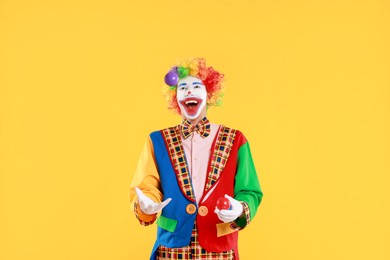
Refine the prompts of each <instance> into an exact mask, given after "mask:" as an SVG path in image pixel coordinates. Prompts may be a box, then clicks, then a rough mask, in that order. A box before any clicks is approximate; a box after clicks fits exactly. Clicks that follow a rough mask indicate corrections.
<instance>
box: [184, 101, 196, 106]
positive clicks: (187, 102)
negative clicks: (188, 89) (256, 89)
mask: <svg viewBox="0 0 390 260" xmlns="http://www.w3.org/2000/svg"><path fill="white" fill-rule="evenodd" d="M188 104H195V105H196V104H198V101H196V100H188V101H186V105H188Z"/></svg>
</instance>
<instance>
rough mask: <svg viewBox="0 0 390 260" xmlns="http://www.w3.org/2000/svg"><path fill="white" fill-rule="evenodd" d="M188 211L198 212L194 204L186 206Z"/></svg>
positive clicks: (189, 212)
mask: <svg viewBox="0 0 390 260" xmlns="http://www.w3.org/2000/svg"><path fill="white" fill-rule="evenodd" d="M186 211H187V213H188V214H191V215H192V214H194V213H195V212H196V206H195V205H194V204H188V205H187V207H186Z"/></svg>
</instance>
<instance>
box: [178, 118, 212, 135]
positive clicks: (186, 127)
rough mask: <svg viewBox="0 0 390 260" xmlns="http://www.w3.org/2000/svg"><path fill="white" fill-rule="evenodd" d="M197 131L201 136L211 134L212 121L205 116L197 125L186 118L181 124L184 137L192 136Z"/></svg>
mask: <svg viewBox="0 0 390 260" xmlns="http://www.w3.org/2000/svg"><path fill="white" fill-rule="evenodd" d="M194 131H196V132H197V133H198V134H199V135H200V136H202V137H207V136H209V135H210V122H209V120H208V119H207V118H206V117H203V119H202V120H200V121H199V122H198V123H197V124H196V125H193V124H191V122H190V121H188V120H187V119H185V120H184V121H183V122H182V124H181V134H182V136H183V137H184V139H187V138H188V137H189V136H191V135H192V134H193V133H194Z"/></svg>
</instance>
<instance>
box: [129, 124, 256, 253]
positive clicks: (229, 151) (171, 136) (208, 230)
mask: <svg viewBox="0 0 390 260" xmlns="http://www.w3.org/2000/svg"><path fill="white" fill-rule="evenodd" d="M146 149H147V150H146V151H144V153H143V155H142V156H141V160H140V163H139V165H138V172H137V173H136V176H135V179H134V181H133V183H132V188H133V187H135V186H138V187H140V188H141V189H142V190H143V191H144V193H145V194H146V195H148V196H149V197H150V198H152V199H153V200H155V201H156V202H160V201H162V200H164V199H166V198H172V201H171V202H170V203H169V204H168V205H167V206H166V207H165V208H164V209H163V210H162V213H161V215H160V216H159V218H158V219H157V225H158V232H157V239H156V242H155V245H154V248H153V251H152V256H151V259H155V256H154V254H155V252H156V250H157V248H158V247H159V246H160V245H163V246H166V247H170V248H177V247H183V246H187V245H188V244H189V243H190V238H191V232H192V228H193V225H194V222H195V220H196V223H197V227H198V233H199V243H200V245H201V246H202V248H204V249H206V250H208V251H212V252H223V251H228V250H231V249H234V252H235V254H236V257H235V258H236V259H238V253H237V238H238V232H236V231H238V230H240V229H243V228H244V227H245V226H246V225H247V224H249V222H250V221H251V219H252V218H253V217H254V216H255V214H256V212H257V207H258V205H259V204H260V202H261V199H262V196H263V193H262V190H261V188H260V184H259V181H258V178H257V174H256V170H255V167H254V163H253V160H252V156H251V152H250V148H249V143H248V142H247V140H246V139H245V137H244V135H243V134H242V133H241V132H240V131H238V130H234V129H230V128H228V127H225V126H221V127H220V130H219V132H218V134H217V136H216V138H215V140H214V142H213V145H212V152H211V154H210V160H209V167H208V168H209V171H208V177H207V180H206V184H205V188H204V192H203V197H202V198H201V200H200V202H199V204H197V203H196V200H195V196H194V192H193V189H192V185H191V178H190V175H189V171H188V167H187V163H186V159H185V154H184V150H183V147H182V144H181V137H180V126H175V127H171V128H166V129H163V130H161V131H156V132H153V133H151V134H150V143H149V144H147V145H146ZM144 161H145V162H144ZM156 172H157V175H156ZM224 194H228V195H230V196H232V197H234V198H235V199H236V200H238V201H240V202H241V203H242V204H243V206H244V212H245V214H243V216H242V217H240V218H238V219H237V220H236V221H234V222H232V223H223V222H222V221H220V220H219V219H218V217H217V215H216V214H215V213H214V209H215V205H216V201H217V199H218V198H220V197H223V196H224ZM131 196H132V197H134V193H132V190H131ZM135 210H136V211H135V212H136V215H137V217H138V218H139V220H140V221H141V223H142V224H144V225H148V224H150V223H152V222H154V220H155V219H154V218H153V219H152V220H151V221H150V222H145V220H144V219H143V218H142V216H141V215H140V214H139V213H141V214H142V212H139V210H137V208H136V209H135Z"/></svg>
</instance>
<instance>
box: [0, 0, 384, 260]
mask: <svg viewBox="0 0 390 260" xmlns="http://www.w3.org/2000/svg"><path fill="white" fill-rule="evenodd" d="M389 13H390V4H389V2H388V1H379V0H378V1H374V0H365V1H359V0H356V1H352V0H351V1H343V0H331V1H311V0H306V1H281V0H275V1H114V0H112V1H75V0H74V1H18V0H8V1H4V0H1V1H0V112H1V114H0V120H1V121H0V240H1V241H0V259H1V260H16V259H17V260H25V259H28V260H30V259H31V260H69V259H72V260H89V259H91V260H101V259H104V260H109V259H110V260H111V259H114V260H125V259H132V260H133V259H135V260H137V259H147V258H148V257H149V254H150V250H151V248H152V245H153V242H154V238H155V226H153V227H146V228H145V227H142V226H140V225H139V224H138V223H137V221H136V219H135V217H134V215H133V214H132V212H131V211H130V209H129V202H128V187H129V185H130V182H131V180H132V177H133V173H134V169H135V166H136V162H137V160H138V156H139V153H140V151H141V148H142V144H143V142H144V140H145V138H146V137H147V135H148V133H149V132H151V131H153V130H157V129H160V128H163V127H166V126H171V125H174V124H177V123H179V121H180V117H179V116H177V115H175V114H173V113H170V112H169V111H167V109H166V103H165V101H164V98H163V96H162V94H161V89H162V86H163V77H164V75H165V73H166V72H167V70H168V69H169V68H170V67H171V66H172V65H173V64H174V63H175V62H176V61H177V60H179V59H183V58H188V57H205V58H206V60H207V61H208V63H209V64H210V65H212V66H214V67H215V68H216V69H218V70H220V71H222V72H223V73H225V75H226V89H227V91H226V97H225V99H224V105H223V107H222V109H219V108H212V109H210V110H209V118H210V120H211V121H213V122H215V123H223V124H225V125H228V126H230V127H234V128H237V129H240V130H241V131H243V132H244V134H245V135H246V137H247V138H248V140H249V142H250V144H251V147H252V152H253V156H254V159H255V164H256V167H257V170H258V173H259V177H260V181H261V184H262V187H263V190H264V199H263V202H262V204H261V206H260V209H259V212H258V215H257V216H256V218H255V219H254V221H253V223H251V225H250V226H249V227H248V228H247V229H246V230H243V231H242V232H241V233H240V239H239V246H240V255H241V258H242V259H244V260H245V259H264V260H279V259H281V260H286V259H293V260H294V259H299V260H306V259H307V260H309V259H310V260H313V259H316V260H322V259H324V260H325V259H326V260H328V259H333V260H335V259H354V260H358V259H359V260H360V259H375V260H384V259H390V249H389V247H388V246H389V241H390V227H389V219H390V214H389V198H390V194H389V184H390V183H389V173H390V162H389V158H390V138H389V137H390V135H389V133H390V118H389V115H390V114H389V112H390V99H389V98H390V76H389V72H390V48H389V46H390V16H389Z"/></svg>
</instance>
